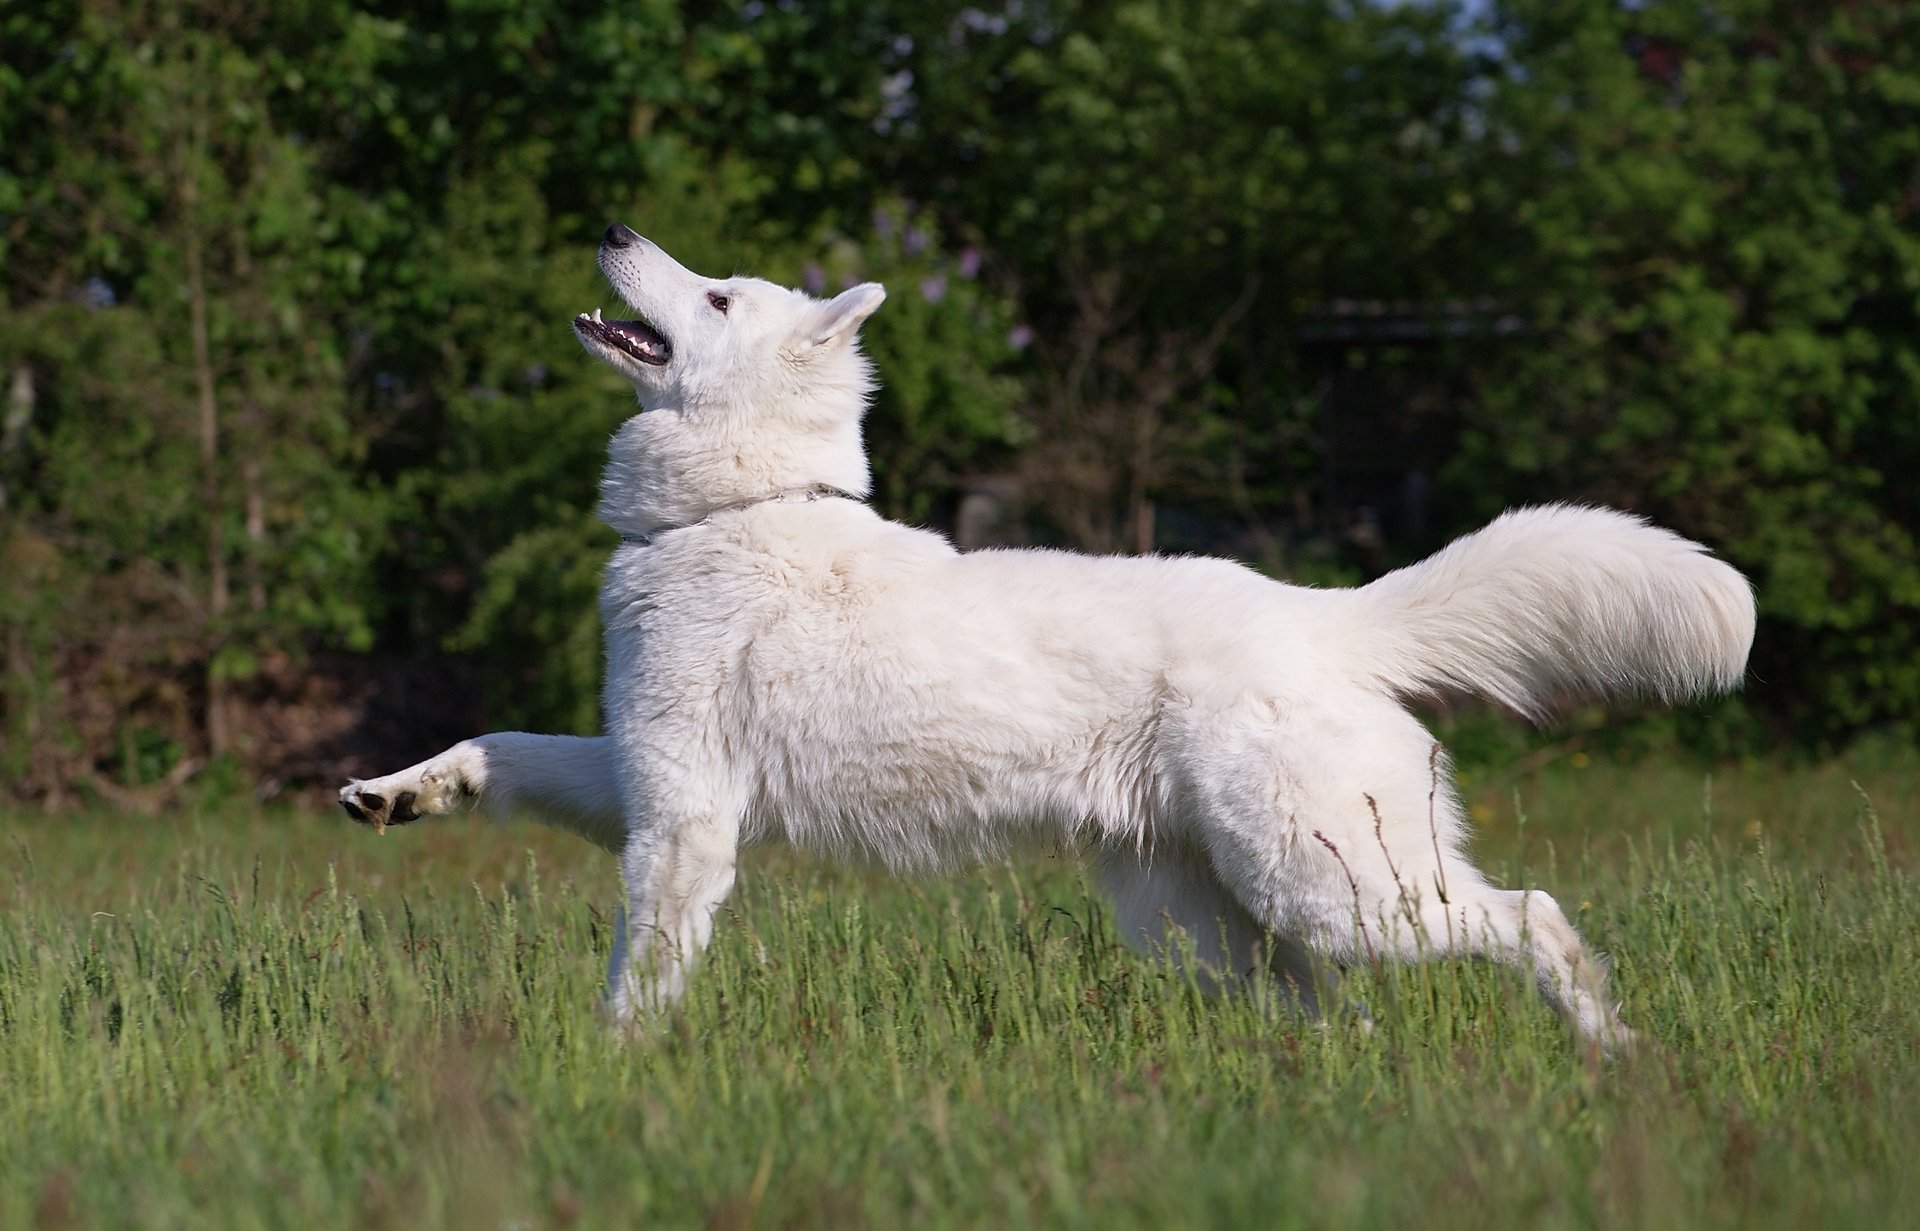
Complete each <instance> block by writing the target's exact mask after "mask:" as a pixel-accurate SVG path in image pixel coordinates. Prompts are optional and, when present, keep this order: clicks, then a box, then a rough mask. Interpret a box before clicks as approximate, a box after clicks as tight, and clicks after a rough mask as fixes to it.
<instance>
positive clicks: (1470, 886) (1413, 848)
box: [1213, 796, 1634, 1053]
mask: <svg viewBox="0 0 1920 1231" xmlns="http://www.w3.org/2000/svg"><path fill="white" fill-rule="evenodd" d="M1425 803H1426V801H1424V800H1420V801H1415V800H1413V799H1409V798H1404V797H1403V798H1399V799H1390V800H1385V801H1382V802H1380V803H1378V804H1376V803H1375V802H1374V800H1373V799H1372V798H1371V797H1368V796H1362V798H1361V799H1360V800H1358V801H1356V803H1355V804H1353V805H1348V806H1347V807H1346V808H1344V809H1340V808H1331V809H1323V810H1320V811H1319V812H1318V815H1319V816H1320V817H1321V818H1322V820H1321V827H1320V828H1315V829H1312V830H1311V831H1310V832H1309V833H1308V834H1306V835H1304V836H1303V835H1302V834H1301V833H1299V832H1298V829H1299V828H1302V827H1289V826H1288V825H1287V824H1284V823H1281V824H1276V825H1275V827H1274V833H1273V834H1272V835H1271V836H1267V837H1263V836H1261V835H1260V834H1258V833H1257V832H1256V831H1253V830H1250V829H1246V828H1242V829H1240V830H1238V831H1237V832H1230V833H1222V834H1217V835H1216V846H1215V849H1214V852H1213V859H1214V867H1215V869H1216V870H1218V871H1219V873H1220V875H1221V878H1222V880H1223V882H1224V883H1226V884H1227V885H1228V886H1229V887H1230V888H1231V890H1232V891H1233V893H1234V894H1235V896H1237V897H1239V898H1240V900H1241V903H1242V905H1244V906H1246V907H1247V909H1248V910H1249V912H1250V913H1254V917H1255V918H1260V917H1262V914H1266V916H1267V917H1269V918H1271V919H1272V920H1273V921H1274V926H1277V927H1295V928H1298V929H1299V935H1300V936H1301V937H1302V939H1303V942H1304V943H1305V945H1306V947H1307V949H1308V951H1309V952H1311V953H1313V954H1315V955H1317V956H1318V957H1320V958H1321V959H1323V960H1325V961H1328V962H1332V963H1336V964H1340V965H1349V964H1353V963H1356V962H1375V961H1382V960H1397V961H1403V962H1418V961H1426V960H1430V959H1433V958H1439V957H1478V958H1486V959H1489V960H1492V961H1497V962H1501V963H1504V964H1506V965H1509V966H1512V967H1514V968H1515V969H1517V970H1519V971H1520V972H1521V973H1522V974H1524V975H1526V976H1527V977H1528V978H1529V979H1531V980H1532V981H1533V982H1534V983H1536V984H1537V985H1538V987H1539V989H1540V991H1541V992H1542V994H1543V995H1545V997H1546V998H1547V1000H1548V1001H1549V1002H1550V1003H1551V1004H1552V1005H1553V1006H1554V1007H1555V1008H1557V1009H1559V1010H1560V1012H1561V1013H1562V1014H1563V1015H1564V1016H1565V1017H1566V1019H1567V1021H1568V1023H1569V1024H1570V1025H1572V1027H1573V1028H1574V1030H1575V1031H1576V1032H1577V1033H1578V1034H1579V1035H1580V1037H1581V1038H1582V1039H1584V1040H1585V1041H1587V1042H1589V1043H1593V1044H1596V1045H1598V1046H1599V1047H1600V1048H1601V1050H1603V1051H1605V1052H1608V1053H1614V1052H1619V1051H1624V1050H1626V1049H1628V1048H1629V1047H1631V1046H1632V1045H1633V1042H1634V1034H1633V1032H1632V1031H1631V1030H1629V1029H1628V1028H1627V1026H1626V1025H1625V1024H1624V1023H1622V1022H1621V1020H1620V1018H1619V1017H1618V1015H1617V1013H1616V1011H1615V1008H1614V1006H1613V1003H1612V1001H1611V1000H1609V999H1608V997H1607V978H1606V966H1605V963H1604V962H1602V961H1601V960H1600V959H1599V958H1597V957H1595V956H1594V955H1593V954H1592V953H1591V952H1589V950H1588V949H1587V947H1586V945H1585V944H1584V943H1583V942H1582V941H1581V939H1580V936H1579V934H1578V933H1577V932H1575V931H1574V929H1573V925H1572V924H1571V923H1569V922H1568V921H1567V917H1566V915H1565V914H1564V913H1562V911H1561V910H1560V907H1559V904H1558V903H1556V902H1555V901H1554V900H1553V899H1552V898H1551V897H1549V896H1548V895H1547V894H1545V893H1542V892H1540V891H1538V890H1527V891H1515V890H1506V889H1499V888H1496V887H1494V886H1492V885H1490V884H1488V883H1487V881H1486V878H1485V877H1484V876H1482V875H1481V873H1480V871H1479V869H1477V868H1475V867H1474V866H1473V864H1472V863H1471V862H1469V861H1468V860H1467V859H1466V857H1465V856H1464V855H1462V854H1460V853H1458V852H1456V851H1453V850H1449V849H1448V846H1449V845H1450V844H1448V843H1444V842H1437V841H1434V840H1432V839H1430V838H1428V836H1427V835H1425V834H1422V833H1420V832H1419V830H1420V827H1418V826H1406V825H1396V824H1395V823H1394V819H1395V818H1396V817H1403V816H1405V815H1407V814H1409V813H1412V812H1413V811H1414V810H1415V808H1416V806H1419V807H1424V806H1425ZM1436 803H1437V804H1439V803H1444V805H1445V806H1447V807H1452V806H1453V804H1452V801H1451V800H1445V801H1438V800H1437V801H1436ZM1383 813H1384V821H1383V822H1382V821H1376V818H1377V817H1381V815H1382V814H1383ZM1312 814H1313V813H1310V814H1309V815H1312Z"/></svg>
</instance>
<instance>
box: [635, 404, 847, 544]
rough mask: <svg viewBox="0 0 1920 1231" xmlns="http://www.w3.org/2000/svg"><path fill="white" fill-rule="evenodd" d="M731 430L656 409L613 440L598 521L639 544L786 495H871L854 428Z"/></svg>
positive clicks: (742, 426)
mask: <svg viewBox="0 0 1920 1231" xmlns="http://www.w3.org/2000/svg"><path fill="white" fill-rule="evenodd" d="M783 426H786V430H774V431H769V430H767V428H766V426H764V425H757V424H755V423H752V422H746V423H738V424H735V425H732V427H731V430H730V429H729V426H728V425H722V424H717V423H715V422H714V421H713V420H711V419H703V421H701V422H699V423H698V424H697V425H695V424H693V423H692V422H691V421H690V420H689V418H688V417H687V416H686V414H684V413H683V412H681V411H677V410H673V409H670V408H661V409H657V410H650V411H647V412H646V413H645V414H639V415H635V416H634V417H633V418H631V419H629V420H627V422H626V424H625V425H623V426H622V427H621V429H620V431H619V432H618V433H617V434H615V436H614V438H613V443H612V445H611V447H610V448H609V450H608V457H607V468H606V470H605V472H604V473H603V474H602V476H601V479H600V507H599V510H598V512H599V516H600V520H601V521H604V522H605V523H607V525H609V526H611V527H613V529H614V530H616V531H618V532H619V533H620V534H621V536H622V537H625V538H629V539H638V540H642V541H645V540H647V539H650V538H652V537H653V536H654V535H656V534H660V533H662V532H664V531H666V530H669V529H672V528H674V527H676V526H690V525H693V524H695V523H697V522H700V521H704V520H705V519H706V518H708V517H710V516H712V515H713V514H714V513H716V512H719V511H721V510H723V509H728V508H738V507H744V506H746V505H750V504H756V503H759V502H761V501H765V500H777V499H782V498H791V494H792V493H805V492H816V493H827V494H833V495H844V496H848V497H851V498H854V499H860V498H863V497H865V496H866V495H867V493H868V492H869V491H871V490H872V481H871V479H870V477H869V476H868V473H867V454H866V448H865V446H864V445H863V444H862V443H861V440H860V425H859V423H858V421H850V422H846V423H843V424H835V425H832V426H826V427H818V428H814V429H811V430H807V431H794V430H792V429H791V427H790V426H788V425H783Z"/></svg>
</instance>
